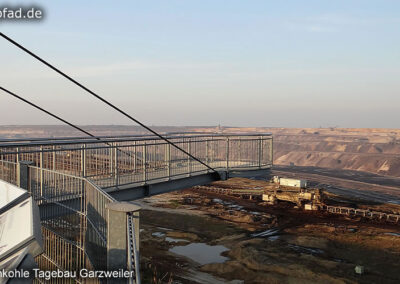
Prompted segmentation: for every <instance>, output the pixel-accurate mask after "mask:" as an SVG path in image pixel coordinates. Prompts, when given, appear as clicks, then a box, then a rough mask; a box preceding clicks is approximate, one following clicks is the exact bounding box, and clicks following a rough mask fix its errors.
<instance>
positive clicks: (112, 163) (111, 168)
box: [109, 144, 114, 177]
mask: <svg viewBox="0 0 400 284" xmlns="http://www.w3.org/2000/svg"><path fill="white" fill-rule="evenodd" d="M109 149H110V150H109V154H110V158H109V159H110V163H109V167H110V175H111V177H113V176H114V162H113V160H114V155H113V147H112V144H111V145H110V146H109Z"/></svg>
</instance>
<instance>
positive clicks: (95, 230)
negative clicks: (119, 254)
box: [0, 162, 115, 283]
mask: <svg viewBox="0 0 400 284" xmlns="http://www.w3.org/2000/svg"><path fill="white" fill-rule="evenodd" d="M28 170H29V176H30V181H29V185H28V191H29V192H30V193H31V194H32V196H33V197H34V199H35V201H36V202H37V203H38V205H39V208H40V215H41V216H40V217H41V220H42V236H43V241H44V253H43V254H42V255H40V256H38V257H37V258H36V261H37V263H38V265H39V267H40V268H41V269H42V270H56V269H60V270H66V271H78V270H79V269H82V268H86V269H88V270H93V269H106V264H107V223H108V215H107V214H106V204H107V203H111V202H114V201H115V200H114V199H113V198H112V197H110V196H109V195H107V193H105V192H103V190H101V189H100V188H99V187H97V186H96V185H95V184H93V183H92V182H91V181H89V180H87V179H85V178H82V177H75V176H72V175H68V174H63V173H59V172H55V171H52V170H47V169H43V168H39V167H35V166H28ZM0 173H5V174H2V175H1V178H2V179H3V180H5V181H8V182H10V183H13V184H16V183H17V182H16V181H17V163H13V162H2V163H1V162H0ZM37 281H40V279H39V280H37ZM87 281H89V282H90V283H95V282H97V280H95V279H90V280H88V279H85V280H84V279H79V277H78V278H71V279H66V278H64V279H56V280H55V279H53V280H52V283H71V282H77V283H82V282H87Z"/></svg>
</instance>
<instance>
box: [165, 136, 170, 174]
mask: <svg viewBox="0 0 400 284" xmlns="http://www.w3.org/2000/svg"><path fill="white" fill-rule="evenodd" d="M165 145H166V146H167V153H166V154H167V171H168V180H170V179H171V144H169V143H167V144H165Z"/></svg>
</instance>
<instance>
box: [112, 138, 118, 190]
mask: <svg viewBox="0 0 400 284" xmlns="http://www.w3.org/2000/svg"><path fill="white" fill-rule="evenodd" d="M113 146H114V169H115V170H114V173H115V186H118V184H119V170H118V150H117V143H114V145H113Z"/></svg>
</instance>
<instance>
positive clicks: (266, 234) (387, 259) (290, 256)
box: [142, 178, 400, 283]
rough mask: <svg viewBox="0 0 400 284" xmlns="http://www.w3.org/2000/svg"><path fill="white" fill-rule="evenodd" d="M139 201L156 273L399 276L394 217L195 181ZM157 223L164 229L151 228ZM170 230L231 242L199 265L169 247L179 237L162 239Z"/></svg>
mask: <svg viewBox="0 0 400 284" xmlns="http://www.w3.org/2000/svg"><path fill="white" fill-rule="evenodd" d="M216 185H218V186H227V187H240V188H242V187H248V188H255V187H257V188H260V187H263V186H265V185H266V181H263V180H248V179H238V178H236V179H231V180H228V181H227V182H218V183H217V184H216ZM346 190H350V189H346ZM332 196H333V197H336V198H337V197H339V199H335V198H334V199H333V200H332V202H333V203H334V202H339V203H340V202H343V203H346V202H347V203H359V205H360V206H363V205H365V206H380V208H381V209H383V210H399V209H400V206H398V205H395V204H384V203H380V202H376V201H367V200H364V201H362V202H359V198H358V197H357V196H356V197H353V196H352V195H351V194H350V195H336V194H332ZM142 204H143V205H144V206H145V208H146V209H149V210H146V211H145V212H143V214H142V217H143V219H142V220H143V222H142V224H144V228H145V233H143V236H142V242H143V246H142V247H143V249H142V256H143V257H144V259H145V264H144V266H146V265H147V266H148V265H149V263H152V264H153V265H155V266H157V267H158V271H160V274H163V273H167V272H168V271H169V272H172V273H173V279H175V280H176V281H177V282H176V283H398V282H399V281H400V273H399V272H398V271H399V268H400V264H399V263H398V259H399V257H400V227H399V225H394V224H389V223H382V222H378V221H371V220H366V219H365V220H364V219H360V218H348V217H344V216H339V215H331V214H327V213H324V212H307V211H303V210H299V209H296V208H294V207H293V205H291V204H287V203H280V204H278V205H277V206H266V205H265V204H264V203H262V202H260V201H257V200H246V199H241V198H233V197H231V196H224V195H219V194H214V193H210V192H205V191H199V190H193V189H187V190H184V191H182V192H176V193H169V194H166V195H160V196H156V197H154V198H149V199H146V200H145V201H144V202H142ZM160 212H162V214H160ZM162 228H164V229H165V230H164V229H162ZM163 230H164V231H163ZM171 230H172V231H171ZM160 231H163V232H164V233H165V236H164V237H161V238H160V237H156V236H153V235H152V233H154V232H160ZM171 236H172V237H175V238H176V237H178V238H179V239H181V240H182V241H185V240H186V241H189V242H192V243H193V242H195V243H198V242H201V243H207V244H210V245H223V246H225V247H227V248H228V249H229V250H228V251H227V252H224V253H222V254H223V255H224V256H226V257H227V258H228V260H227V261H225V262H223V263H209V264H204V265H199V264H198V263H196V262H194V261H192V260H191V259H188V258H186V257H183V256H179V255H174V254H173V253H171V252H169V251H168V250H169V249H170V248H171V247H174V246H176V245H185V243H171V242H168V241H167V240H166V237H171ZM165 255H167V257H165ZM356 265H362V266H364V267H365V271H366V272H365V274H364V275H357V274H356V273H355V272H354V268H355V266H356ZM161 271H163V272H161ZM204 273H206V274H204ZM205 275H209V278H207V276H205ZM204 277H205V278H204ZM212 277H215V279H213V278H212ZM231 281H232V282H231Z"/></svg>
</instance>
